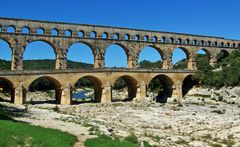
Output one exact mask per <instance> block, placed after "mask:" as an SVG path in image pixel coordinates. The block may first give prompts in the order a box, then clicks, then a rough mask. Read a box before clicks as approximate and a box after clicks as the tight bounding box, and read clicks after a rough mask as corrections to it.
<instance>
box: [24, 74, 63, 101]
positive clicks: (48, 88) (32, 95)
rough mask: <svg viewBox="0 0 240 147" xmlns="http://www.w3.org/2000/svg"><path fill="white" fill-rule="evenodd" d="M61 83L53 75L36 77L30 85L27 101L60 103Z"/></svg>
mask: <svg viewBox="0 0 240 147" xmlns="http://www.w3.org/2000/svg"><path fill="white" fill-rule="evenodd" d="M61 95H62V91H61V84H60V83H59V82H58V81H57V80H56V79H54V78H51V77H40V78H37V79H35V80H34V81H33V82H32V83H31V84H30V86H29V87H28V92H27V94H26V102H29V103H31V104H42V103H57V104H59V103H60V100H61Z"/></svg>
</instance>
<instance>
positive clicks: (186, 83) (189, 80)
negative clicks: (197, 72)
mask: <svg viewBox="0 0 240 147" xmlns="http://www.w3.org/2000/svg"><path fill="white" fill-rule="evenodd" d="M198 83H199V81H197V80H195V79H193V75H188V76H186V77H185V78H184V80H183V85H182V95H183V97H184V96H186V95H187V93H188V92H189V90H191V89H192V88H193V87H194V86H195V85H197V84H198Z"/></svg>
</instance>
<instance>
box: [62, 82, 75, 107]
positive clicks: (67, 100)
mask: <svg viewBox="0 0 240 147" xmlns="http://www.w3.org/2000/svg"><path fill="white" fill-rule="evenodd" d="M72 90H73V88H72V86H71V85H70V84H67V85H66V86H65V87H63V90H62V96H61V102H60V103H61V104H62V105H70V104H72Z"/></svg>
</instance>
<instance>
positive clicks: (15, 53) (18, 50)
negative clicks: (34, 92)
mask: <svg viewBox="0 0 240 147" xmlns="http://www.w3.org/2000/svg"><path fill="white" fill-rule="evenodd" d="M25 46H26V44H25V43H23V42H17V43H16V44H13V45H11V48H12V65H11V70H23V52H24V49H25Z"/></svg>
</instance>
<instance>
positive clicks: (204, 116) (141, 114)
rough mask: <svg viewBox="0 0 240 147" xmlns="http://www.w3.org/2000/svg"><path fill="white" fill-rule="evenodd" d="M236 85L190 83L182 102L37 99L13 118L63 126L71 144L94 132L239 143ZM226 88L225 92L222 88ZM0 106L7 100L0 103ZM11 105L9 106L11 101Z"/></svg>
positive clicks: (170, 142) (167, 142)
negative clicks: (74, 102)
mask: <svg viewBox="0 0 240 147" xmlns="http://www.w3.org/2000/svg"><path fill="white" fill-rule="evenodd" d="M239 89H240V88H239V87H234V88H228V89H226V88H222V89H218V90H214V91H212V90H211V89H209V88H199V87H195V88H193V89H192V90H191V91H189V93H188V95H186V97H185V98H184V99H183V101H182V103H181V104H179V103H173V102H169V103H167V104H160V103H154V102H148V101H145V102H134V101H132V102H115V103H111V104H99V103H95V104H94V103H85V104H84V103H83V104H80V105H72V106H61V105H54V104H37V105H27V106H26V105H25V106H17V107H20V108H22V109H25V107H27V108H28V111H27V114H28V115H26V116H24V117H16V119H17V120H21V121H26V122H29V123H31V124H34V125H41V126H45V127H50V128H57V129H60V130H63V131H68V132H69V133H72V134H74V135H76V136H78V138H79V142H78V143H77V144H76V146H83V142H84V141H85V140H86V139H87V138H90V137H94V135H98V134H101V133H103V134H107V135H110V136H118V137H126V136H129V135H132V134H134V135H135V136H137V137H138V139H139V140H140V141H147V142H149V143H150V144H152V145H157V146H160V147H161V146H164V147H165V146H194V147H202V146H220V145H222V146H236V147H238V146H240V109H239V104H238V103H237V102H238V99H239V96H240V95H239ZM224 91H229V92H224ZM2 104H3V105H11V106H13V105H12V104H9V103H2ZM14 107H15V106H14Z"/></svg>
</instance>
